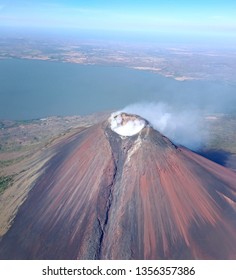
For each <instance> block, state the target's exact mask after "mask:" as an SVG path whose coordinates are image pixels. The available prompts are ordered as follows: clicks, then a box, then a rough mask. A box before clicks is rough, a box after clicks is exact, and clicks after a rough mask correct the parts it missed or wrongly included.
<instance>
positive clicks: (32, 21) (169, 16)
mask: <svg viewBox="0 0 236 280" xmlns="http://www.w3.org/2000/svg"><path fill="white" fill-rule="evenodd" d="M0 26H11V27H12V26H13V27H14V26H17V27H37V28H38V27H44V28H45V27H47V28H70V29H86V30H88V29H90V30H108V31H117V30H118V31H134V32H167V33H168V32H169V33H178V32H179V33H183V34H184V33H186V34H196V35H198V34H205V35H208V34H216V35H222V36H223V35H224V36H225V35H228V36H232V37H234V36H236V1H235V0H232V1H230V0H221V1H220V0H198V1H190V0H188V1H187V0H153V1H151V0H143V1H141V0H130V1H129V0H119V1H117V0H114V1H112V0H110V1H109V0H97V1H95V0H81V1H80V0H77V1H75V0H41V1H40V0H39V1H37V0H30V1H29V0H0Z"/></svg>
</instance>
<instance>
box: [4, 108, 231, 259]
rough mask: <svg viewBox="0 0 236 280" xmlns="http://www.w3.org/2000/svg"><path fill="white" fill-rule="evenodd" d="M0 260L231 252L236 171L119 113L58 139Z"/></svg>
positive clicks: (196, 255)
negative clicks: (61, 140) (61, 141)
mask: <svg viewBox="0 0 236 280" xmlns="http://www.w3.org/2000/svg"><path fill="white" fill-rule="evenodd" d="M0 258H1V259H236V173H235V172H233V171H231V170H228V169H226V168H225V167H223V166H220V165H218V164H216V163H214V162H212V161H210V160H208V159H206V158H204V157H202V156H200V155H198V154H196V153H194V152H192V151H190V150H188V149H187V148H184V147H178V146H176V145H174V144H173V143H172V142H171V141H170V140H169V139H168V138H166V137H165V136H163V135H162V134H160V133H159V132H158V131H156V130H154V129H153V128H152V127H151V125H150V124H149V123H148V122H147V121H146V120H144V119H142V118H141V117H139V116H136V115H128V114H125V113H122V112H118V113H114V114H112V115H111V117H110V118H109V119H108V120H105V121H104V122H102V123H99V124H96V125H94V126H91V127H89V128H87V129H85V130H83V131H82V132H79V133H76V134H74V135H72V136H70V137H68V138H67V139H65V140H63V143H61V144H60V145H59V146H58V147H57V148H56V152H55V155H54V156H53V157H52V158H51V159H50V160H48V162H47V163H46V164H45V165H44V168H43V172H42V171H41V174H40V176H39V177H38V179H37V180H36V182H35V183H34V185H33V186H32V188H31V190H30V192H29V194H28V196H27V199H26V200H25V202H24V203H23V204H22V205H21V207H20V208H19V210H18V212H17V214H16V216H15V218H14V220H13V222H12V225H11V227H10V229H9V230H8V231H7V233H6V234H5V235H4V236H3V238H2V240H1V242H0Z"/></svg>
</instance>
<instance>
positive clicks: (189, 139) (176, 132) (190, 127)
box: [121, 103, 207, 150]
mask: <svg viewBox="0 0 236 280" xmlns="http://www.w3.org/2000/svg"><path fill="white" fill-rule="evenodd" d="M121 111H122V112H125V113H130V114H136V115H139V116H141V117H143V118H144V119H146V120H147V121H149V123H150V124H151V125H152V126H153V128H154V129H156V130H158V131H160V132H161V133H162V134H163V135H165V136H167V137H168V138H169V139H170V140H172V141H173V142H174V143H175V144H179V145H183V146H186V147H188V148H190V149H192V150H197V149H199V148H200V147H201V146H202V145H203V144H204V142H205V141H206V139H207V133H206V131H207V130H206V129H204V116H203V113H202V112H200V111H197V110H192V111H190V110H189V111H188V110H184V111H177V110H174V109H173V108H172V107H170V106H168V105H167V104H165V103H139V104H133V105H129V106H127V107H125V108H124V109H122V110H121Z"/></svg>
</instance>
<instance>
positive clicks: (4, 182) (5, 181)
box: [0, 175, 14, 194]
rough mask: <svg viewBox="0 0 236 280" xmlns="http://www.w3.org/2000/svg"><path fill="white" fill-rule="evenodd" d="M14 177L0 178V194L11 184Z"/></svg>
mask: <svg viewBox="0 0 236 280" xmlns="http://www.w3.org/2000/svg"><path fill="white" fill-rule="evenodd" d="M13 178H14V175H11V176H0V194H2V193H3V192H4V191H5V190H6V189H7V188H8V187H9V186H11V185H12V183H13Z"/></svg>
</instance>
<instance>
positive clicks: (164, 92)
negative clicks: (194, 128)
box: [0, 59, 236, 120]
mask: <svg viewBox="0 0 236 280" xmlns="http://www.w3.org/2000/svg"><path fill="white" fill-rule="evenodd" d="M160 101H161V102H166V103H168V104H171V105H173V106H176V107H180V108H186V107H188V108H189V107H190V108H194V107H197V108H202V109H207V110H209V111H222V112H225V111H231V112H232V111H234V110H235V104H236V86H233V85H228V84H225V83H216V82H204V81H184V82H179V81H176V80H174V79H171V78H166V77H164V76H161V75H157V74H154V73H151V72H145V71H139V70H133V69H128V68H124V67H111V66H97V65H79V64H69V63H61V62H51V61H37V60H21V59H7V60H0V119H17V120H19V119H32V118H42V117H46V116H52V115H58V116H65V115H79V114H82V115H84V114H90V113H93V112H98V111H104V110H113V109H120V108H122V107H124V106H126V105H129V104H132V103H137V102H160Z"/></svg>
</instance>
